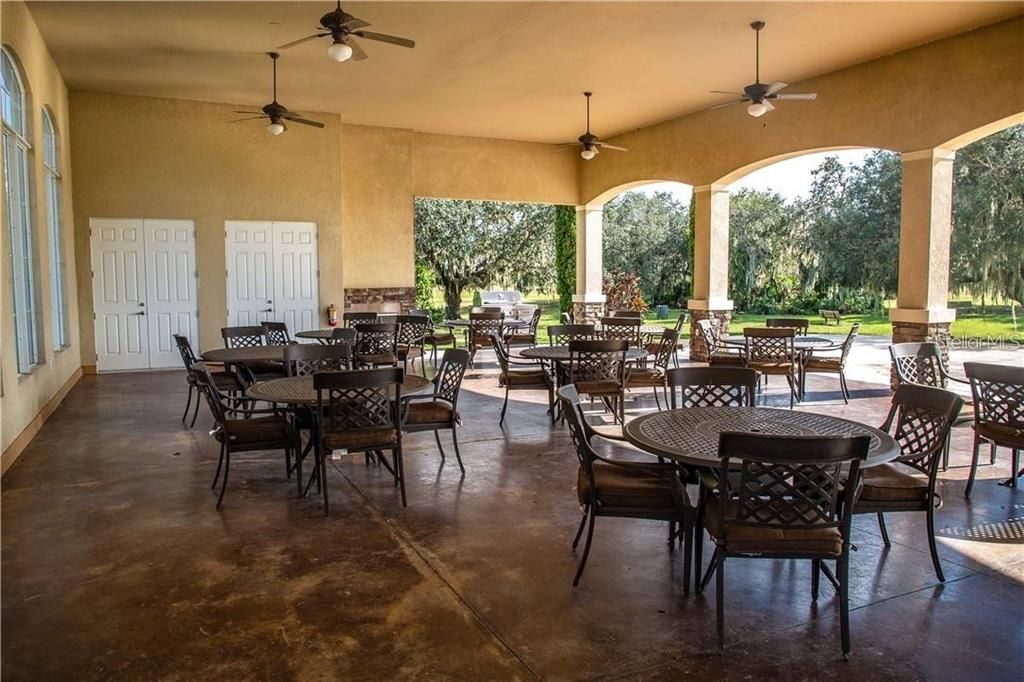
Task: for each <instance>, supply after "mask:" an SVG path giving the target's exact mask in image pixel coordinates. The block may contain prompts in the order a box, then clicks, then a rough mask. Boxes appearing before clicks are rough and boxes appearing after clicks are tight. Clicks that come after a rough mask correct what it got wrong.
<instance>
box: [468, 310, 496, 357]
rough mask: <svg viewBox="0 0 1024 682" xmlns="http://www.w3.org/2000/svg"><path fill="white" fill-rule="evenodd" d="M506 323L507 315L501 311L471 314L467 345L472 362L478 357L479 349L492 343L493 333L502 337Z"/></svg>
mask: <svg viewBox="0 0 1024 682" xmlns="http://www.w3.org/2000/svg"><path fill="white" fill-rule="evenodd" d="M499 310H500V309H499ZM504 324H505V315H503V314H502V313H501V312H496V313H492V312H486V313H483V312H481V313H470V314H469V335H468V338H467V345H468V347H469V362H470V364H473V360H474V359H475V358H476V353H477V351H478V350H480V349H481V348H486V347H487V346H490V345H491V335H492V334H497V335H498V338H499V339H500V338H501V337H502V331H503V329H504Z"/></svg>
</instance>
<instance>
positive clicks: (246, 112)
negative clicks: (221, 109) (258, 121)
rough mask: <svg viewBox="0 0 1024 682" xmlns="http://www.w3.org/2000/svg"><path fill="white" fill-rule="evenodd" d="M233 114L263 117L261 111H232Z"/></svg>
mask: <svg viewBox="0 0 1024 682" xmlns="http://www.w3.org/2000/svg"><path fill="white" fill-rule="evenodd" d="M231 113H232V114H250V115H252V116H258V115H261V112H259V111H232V112H231Z"/></svg>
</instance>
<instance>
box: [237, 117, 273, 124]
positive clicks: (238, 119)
mask: <svg viewBox="0 0 1024 682" xmlns="http://www.w3.org/2000/svg"><path fill="white" fill-rule="evenodd" d="M258 118H266V116H250V117H249V118H236V119H235V120H234V121H231V123H241V122H242V121H255V120H256V119H258Z"/></svg>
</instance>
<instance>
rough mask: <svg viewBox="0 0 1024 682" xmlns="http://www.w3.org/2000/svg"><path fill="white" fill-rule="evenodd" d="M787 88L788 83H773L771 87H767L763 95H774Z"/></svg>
mask: <svg viewBox="0 0 1024 682" xmlns="http://www.w3.org/2000/svg"><path fill="white" fill-rule="evenodd" d="M788 86H789V83H783V82H782V81H775V82H774V83H772V84H771V85H769V86H768V89H767V90H765V93H764V94H766V95H774V94H775V93H777V92H778V91H779V90H781V89H782V88H785V87H788Z"/></svg>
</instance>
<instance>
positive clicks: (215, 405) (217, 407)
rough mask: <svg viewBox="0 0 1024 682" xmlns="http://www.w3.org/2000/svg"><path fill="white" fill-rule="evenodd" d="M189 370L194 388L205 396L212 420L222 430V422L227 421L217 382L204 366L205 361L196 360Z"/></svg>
mask: <svg viewBox="0 0 1024 682" xmlns="http://www.w3.org/2000/svg"><path fill="white" fill-rule="evenodd" d="M189 371H190V372H191V374H192V376H193V377H195V382H196V388H197V389H199V392H200V393H202V394H203V397H204V398H206V404H207V405H209V406H210V414H212V415H213V421H214V422H215V423H216V424H217V428H218V429H220V430H223V429H224V422H225V421H227V411H226V410H225V409H224V403H223V402H222V401H221V397H220V392H219V391H218V390H217V384H216V383H215V382H214V381H213V377H212V376H210V369H209V368H208V367H207V366H206V363H204V362H196V363H194V364H193V365H192V366H191V367H190V368H189Z"/></svg>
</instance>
